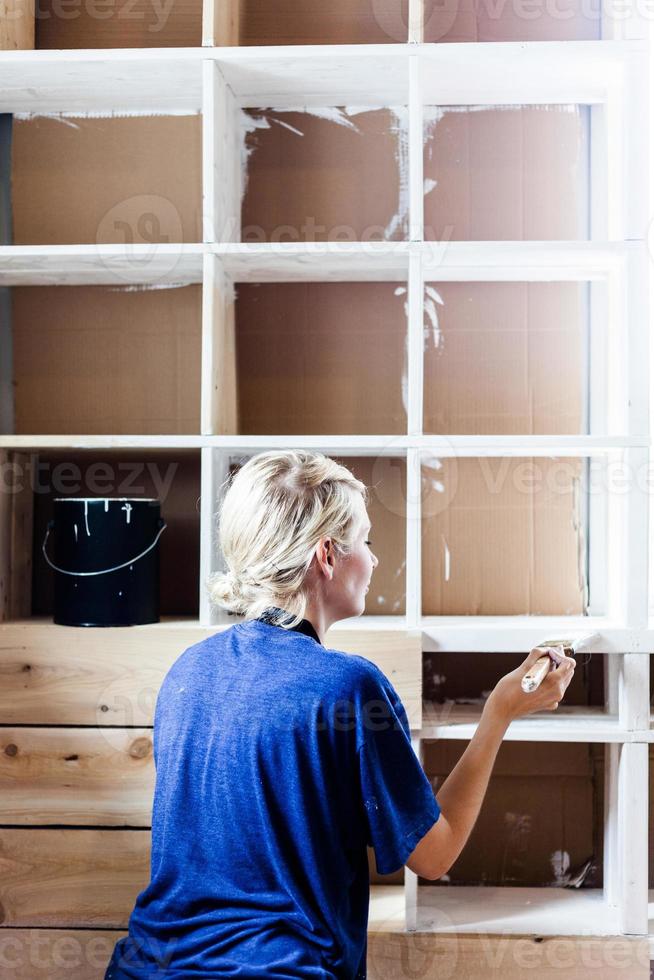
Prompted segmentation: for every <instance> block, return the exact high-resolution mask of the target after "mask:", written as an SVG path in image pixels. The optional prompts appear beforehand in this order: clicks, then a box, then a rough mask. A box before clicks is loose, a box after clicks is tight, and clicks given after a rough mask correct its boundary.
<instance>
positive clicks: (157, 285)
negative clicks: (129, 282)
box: [107, 282, 188, 293]
mask: <svg viewBox="0 0 654 980" xmlns="http://www.w3.org/2000/svg"><path fill="white" fill-rule="evenodd" d="M185 286H188V283H187V282H154V283H149V284H147V285H144V284H140V283H139V284H138V285H135V286H108V287H107V292H109V293H149V292H150V291H151V290H153V289H184V287H185Z"/></svg>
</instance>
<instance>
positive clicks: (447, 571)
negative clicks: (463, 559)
mask: <svg viewBox="0 0 654 980" xmlns="http://www.w3.org/2000/svg"><path fill="white" fill-rule="evenodd" d="M441 541H442V542H443V561H444V565H445V570H444V576H445V581H446V582H449V581H450V571H451V556H450V549H449V548H448V546H447V541H446V540H445V535H444V534H441Z"/></svg>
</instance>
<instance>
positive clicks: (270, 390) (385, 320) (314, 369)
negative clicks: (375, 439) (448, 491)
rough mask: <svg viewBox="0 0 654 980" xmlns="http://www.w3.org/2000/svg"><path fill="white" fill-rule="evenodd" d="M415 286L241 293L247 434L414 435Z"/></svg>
mask: <svg viewBox="0 0 654 980" xmlns="http://www.w3.org/2000/svg"><path fill="white" fill-rule="evenodd" d="M405 303H406V284H403V283H388V282H355V283H318V282H311V283H265V284H264V283H262V284H254V285H253V284H240V285H239V286H238V287H237V298H236V358H237V372H238V393H239V420H240V430H241V432H242V433H244V434H255V433H258V434H260V435H262V434H288V435H290V434H332V435H333V434H346V433H352V434H359V435H362V434H390V435H395V434H397V435H400V434H403V433H405V432H406V411H405V408H404V405H403V401H402V377H403V373H404V372H405V370H406V366H405V363H404V360H405V344H406V336H407V328H406V315H405V312H404V304H405Z"/></svg>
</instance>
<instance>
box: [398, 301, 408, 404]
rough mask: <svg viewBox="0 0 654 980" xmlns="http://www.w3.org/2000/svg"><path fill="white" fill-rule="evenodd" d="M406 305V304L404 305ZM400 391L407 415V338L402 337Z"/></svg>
mask: <svg viewBox="0 0 654 980" xmlns="http://www.w3.org/2000/svg"><path fill="white" fill-rule="evenodd" d="M405 305H406V304H405ZM400 384H401V389H402V408H403V409H404V414H405V415H408V414H409V337H408V335H407V334H405V335H404V360H403V362H402V378H401V381H400Z"/></svg>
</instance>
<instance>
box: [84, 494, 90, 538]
mask: <svg viewBox="0 0 654 980" xmlns="http://www.w3.org/2000/svg"><path fill="white" fill-rule="evenodd" d="M84 526H85V528H86V533H87V535H88V536H89V537H91V532H90V531H89V502H88V500H85V501H84Z"/></svg>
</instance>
